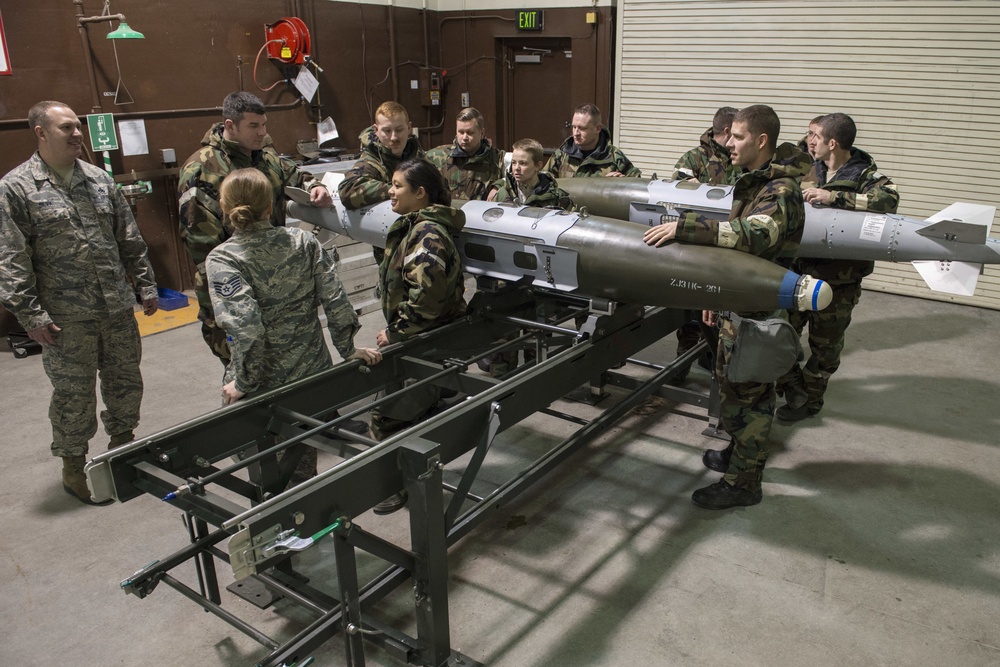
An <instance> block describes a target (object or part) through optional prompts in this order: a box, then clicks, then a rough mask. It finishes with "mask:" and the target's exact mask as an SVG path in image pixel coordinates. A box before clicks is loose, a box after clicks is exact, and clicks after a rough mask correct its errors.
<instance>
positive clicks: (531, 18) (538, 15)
mask: <svg viewBox="0 0 1000 667" xmlns="http://www.w3.org/2000/svg"><path fill="white" fill-rule="evenodd" d="M517 29H518V30H541V29H542V10H541V9H525V10H521V11H518V12H517Z"/></svg>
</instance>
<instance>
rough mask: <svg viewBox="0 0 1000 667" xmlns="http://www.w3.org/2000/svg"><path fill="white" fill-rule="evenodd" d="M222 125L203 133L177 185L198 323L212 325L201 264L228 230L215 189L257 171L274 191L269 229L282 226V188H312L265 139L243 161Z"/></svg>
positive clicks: (221, 240) (315, 184) (309, 177)
mask: <svg viewBox="0 0 1000 667" xmlns="http://www.w3.org/2000/svg"><path fill="white" fill-rule="evenodd" d="M223 127H224V125H223V124H222V123H216V124H215V125H213V126H212V128H211V129H209V131H208V132H206V133H205V136H204V138H203V139H202V140H201V148H200V149H199V150H198V151H197V152H195V153H194V154H193V155H192V156H191V157H189V158H188V159H187V162H185V163H184V166H183V167H182V168H181V173H180V180H179V182H178V184H177V196H178V198H179V199H180V221H181V238H183V239H184V244H185V245H186V246H187V249H188V252H189V253H190V255H191V259H192V260H194V263H195V266H196V268H197V270H198V272H197V274H196V275H195V292H196V293H197V295H198V304H199V305H200V306H201V308H200V312H199V314H198V317H199V318H200V319H201V320H202V321H203V322H208V323H211V321H212V305H211V302H210V300H209V298H208V289H207V287H206V281H205V258H206V257H207V256H208V253H209V252H211V250H212V248H214V247H215V246H217V245H219V244H220V243H222V242H223V241H225V240H226V239H228V238H229V236H230V233H231V230H229V229H227V228H226V226H225V225H224V224H223V219H222V208H220V206H219V188H220V187H222V181H223V179H224V178H225V177H226V176H228V175H229V174H230V172H232V171H234V170H236V169H243V168H245V167H255V168H257V169H259V170H260V171H261V172H262V173H263V174H264V175H265V176H267V179H268V180H269V181H271V187H272V188H273V190H274V210H273V211H272V213H271V223H272V224H274V225H284V224H285V199H286V198H285V186H286V185H291V186H295V187H300V188H301V187H306V186H307V184H308V186H309V187H316V186H318V185H319V183H318V182H312V183H309V181H310V180H311V179H312V177H311V176H310V175H309V174H307V173H305V172H303V171H300V170H299V169H298V167H296V166H295V163H293V162H292V161H291V160H288V159H285V158H282V157H280V156H279V155H278V153H277V152H276V151H275V150H274V146H273V144H272V142H271V137H270V136H268V137H265V139H264V147H263V148H262V149H261V150H259V151H253V152H252V153H251V154H250V155H247V154H246V153H244V152H243V151H241V150H240V149H239V147H238V145H237V144H236V142H234V141H229V140H227V139H225V138H223V136H222V130H223Z"/></svg>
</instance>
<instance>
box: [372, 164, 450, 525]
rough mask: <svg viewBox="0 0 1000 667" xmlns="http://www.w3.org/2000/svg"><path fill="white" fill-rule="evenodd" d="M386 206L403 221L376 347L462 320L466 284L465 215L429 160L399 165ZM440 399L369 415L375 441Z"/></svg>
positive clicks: (414, 394) (419, 395)
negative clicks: (461, 242)
mask: <svg viewBox="0 0 1000 667" xmlns="http://www.w3.org/2000/svg"><path fill="white" fill-rule="evenodd" d="M389 201H390V202H392V210H393V211H394V212H395V213H399V214H400V218H399V219H398V220H396V222H394V223H393V224H392V227H390V228H389V232H388V234H387V235H386V239H385V256H384V258H383V259H382V263H381V265H380V266H379V283H380V288H381V293H382V313H383V314H384V315H385V321H386V327H385V329H383V330H382V331H380V332H379V334H378V337H377V338H376V342H377V343H378V345H379V347H383V346H385V345H389V344H391V343H398V342H401V341H404V340H406V339H408V338H410V337H412V336H414V335H416V334H419V333H421V332H423V331H426V330H428V329H432V328H434V327H437V326H440V325H442V324H446V323H448V322H453V321H454V320H457V319H458V318H460V317H463V316H464V315H465V299H464V298H462V295H463V293H464V291H465V278H464V276H463V275H462V260H461V257H459V254H458V248H457V247H456V244H455V242H456V239H457V237H458V234H459V232H460V231H461V230H462V227H464V226H465V214H464V213H462V211H460V210H458V209H456V208H452V207H451V193H450V191H449V189H448V185H447V183H445V181H444V178H443V177H442V176H441V172H439V171H438V170H437V168H436V167H434V165H432V164H431V163H429V162H427V161H426V160H420V159H416V160H408V161H406V162H404V163H402V164H401V165H399V167H398V168H397V169H396V172H395V173H394V174H393V175H392V187H391V188H390V189H389ZM399 388H401V387H397V388H396V389H399ZM440 397H441V392H440V389H439V388H438V387H435V386H433V385H428V386H426V387H422V388H419V389H416V390H413V391H406V392H404V393H403V394H402V395H401V396H400V397H399V399H398V400H394V401H390V402H388V403H385V404H383V405H382V406H380V407H379V408H377V409H375V410H372V425H371V428H372V435H373V436H374V437H375V438H376V439H378V440H382V439H384V438H387V437H389V436H390V435H392V434H394V433H396V432H398V431H401V430H403V429H405V428H408V427H409V426H412V425H413V424H415V423H416V422H418V421H419V420H420V419H422V418H423V417H424V416H425V415H426V414H427V413H428V412H429V411H430V410H431V409H432V408H433V407H434V406H435V405H436V404H437V402H438V400H439V399H440ZM405 502H406V498H405V495H404V494H402V493H398V494H396V495H394V496H392V497H391V498H389V499H388V500H386V501H383V502H382V503H380V504H379V505H378V506H376V507H375V513H376V514H388V513H389V512H394V511H396V510H397V509H399V508H401V507H402V506H403V504H404V503H405Z"/></svg>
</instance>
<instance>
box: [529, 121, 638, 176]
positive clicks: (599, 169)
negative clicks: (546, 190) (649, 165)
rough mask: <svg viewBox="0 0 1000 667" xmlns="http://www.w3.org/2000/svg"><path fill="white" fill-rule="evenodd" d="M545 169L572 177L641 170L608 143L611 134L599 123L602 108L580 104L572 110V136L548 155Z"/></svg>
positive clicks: (607, 174) (635, 174) (624, 174)
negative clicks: (550, 155) (549, 156)
mask: <svg viewBox="0 0 1000 667" xmlns="http://www.w3.org/2000/svg"><path fill="white" fill-rule="evenodd" d="M545 171H547V172H549V174H551V175H552V178H555V179H560V178H572V177H574V176H636V177H638V176H642V172H641V171H640V170H639V168H638V167H636V166H635V165H634V164H632V161H631V160H629V159H628V158H627V157H625V153H622V152H621V150H619V149H618V148H617V147H616V146H614V145H612V144H611V133H610V132H608V131H607V130H606V129H605V128H604V127H603V126H602V125H601V110H600V109H598V108H597V107H596V106H594V105H593V104H582V105H580V106H578V107H577V108H576V109H574V110H573V135H572V136H570V137H567V138H566V141H564V142H563V144H562V146H560V147H559V148H557V149H556V152H555V153H553V154H552V157H551V158H549V161H548V164H546V165H545Z"/></svg>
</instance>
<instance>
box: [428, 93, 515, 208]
mask: <svg viewBox="0 0 1000 667" xmlns="http://www.w3.org/2000/svg"><path fill="white" fill-rule="evenodd" d="M485 133H486V121H485V119H484V118H483V114H481V113H479V111H477V110H476V109H473V108H472V107H469V108H467V109H462V110H461V111H460V112H459V114H458V118H457V120H456V121H455V141H454V142H452V143H450V144H445V145H444V146H438V147H437V148H432V149H431V150H429V151H427V160H428V161H429V162H430V163H431V164H433V165H434V166H435V167H437V168H438V170H439V171H440V172H441V175H442V176H444V180H445V181H446V182H447V183H448V188H449V189H450V190H451V196H452V198H454V199H486V196H487V195H488V194H489V191H490V186H491V185H492V184H493V183H494V182H495V181H497V180H498V179H500V178H502V177H503V166H504V158H505V153H504V152H503V151H502V150H499V149H496V148H493V146H492V145H491V144H490V140H489V139H486V138H485Z"/></svg>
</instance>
